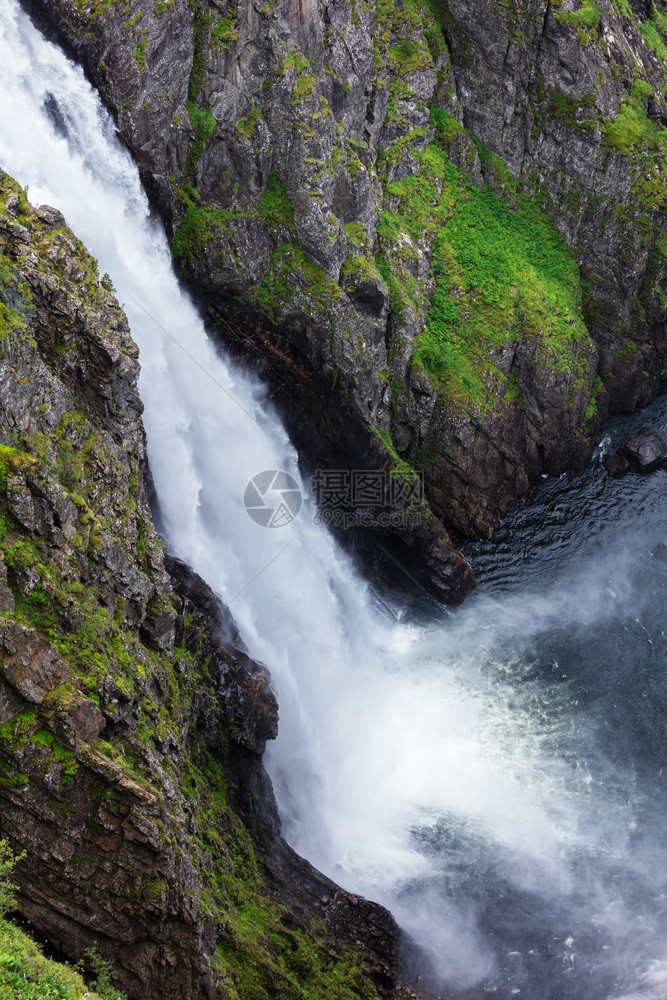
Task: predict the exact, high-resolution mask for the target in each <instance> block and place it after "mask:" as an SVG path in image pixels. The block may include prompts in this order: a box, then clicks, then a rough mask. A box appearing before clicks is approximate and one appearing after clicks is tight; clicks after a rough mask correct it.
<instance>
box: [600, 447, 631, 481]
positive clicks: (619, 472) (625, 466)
mask: <svg viewBox="0 0 667 1000" xmlns="http://www.w3.org/2000/svg"><path fill="white" fill-rule="evenodd" d="M602 464H603V466H604V467H605V469H606V470H607V475H608V476H609V478H610V479H622V478H623V476H625V475H626V474H627V473H628V472H629V470H630V463H629V462H628V460H627V458H623V457H622V456H621V455H618V454H617V453H612V454H610V455H604V457H603V459H602Z"/></svg>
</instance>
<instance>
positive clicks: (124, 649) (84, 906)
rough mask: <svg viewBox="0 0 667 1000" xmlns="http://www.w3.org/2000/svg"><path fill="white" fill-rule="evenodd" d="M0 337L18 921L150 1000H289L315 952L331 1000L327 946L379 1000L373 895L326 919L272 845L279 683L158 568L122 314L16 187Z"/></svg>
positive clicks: (296, 870)
mask: <svg viewBox="0 0 667 1000" xmlns="http://www.w3.org/2000/svg"><path fill="white" fill-rule="evenodd" d="M0 334H1V335H0V525H1V529H0V838H4V837H7V838H9V840H10V842H11V844H12V846H13V847H14V848H15V849H16V850H17V851H21V850H22V849H23V848H25V849H26V851H27V857H26V859H25V860H24V861H22V862H21V864H20V866H19V867H18V869H17V871H16V875H15V878H16V881H17V883H18V885H19V886H20V895H19V900H18V909H19V912H20V913H21V915H22V916H23V917H24V918H27V919H29V920H30V921H31V923H32V924H33V926H34V927H35V928H36V929H37V930H38V931H39V932H40V933H41V934H42V935H44V937H45V938H46V939H47V940H48V941H49V942H50V944H51V945H52V946H53V947H55V948H57V949H58V950H59V951H60V952H62V953H63V954H64V955H65V956H67V957H68V958H70V959H72V960H76V961H78V960H80V959H81V958H82V957H83V955H84V952H85V950H86V949H87V948H89V947H91V946H94V947H96V948H97V949H98V950H99V951H100V952H101V954H102V955H103V956H104V957H106V958H108V959H109V960H110V961H111V963H112V965H113V968H114V974H115V976H116V977H117V979H118V983H119V986H120V988H122V989H123V990H124V991H125V992H126V993H127V995H128V997H130V998H136V1000H156V998H158V997H159V998H160V1000H221V998H223V997H227V996H229V995H230V994H229V990H230V988H232V987H233V988H234V990H235V991H238V993H237V995H246V996H251V995H264V996H272V995H275V996H283V997H285V998H286V1000H289V998H291V997H295V998H296V996H297V995H298V996H300V995H301V993H300V992H298V991H297V989H296V987H295V986H294V983H295V982H296V981H297V979H295V976H296V977H297V978H298V975H303V970H302V971H301V973H299V972H298V969H297V968H296V965H295V966H294V967H292V966H291V965H290V962H291V959H290V958H289V956H297V955H301V954H302V952H303V951H304V950H305V951H307V953H308V954H309V956H310V961H311V966H309V975H310V969H311V968H312V970H313V972H312V974H313V976H314V981H315V982H316V983H317V987H316V988H317V989H318V990H319V991H320V993H321V995H322V996H326V995H327V992H328V986H327V980H326V977H327V969H328V967H329V965H330V955H331V953H332V952H335V953H336V954H337V956H338V957H339V959H340V969H341V970H344V972H343V974H344V975H348V974H350V975H351V973H350V971H349V970H350V969H353V970H354V976H355V977H357V976H360V977H361V980H362V981H363V983H364V984H365V985H364V989H366V990H367V991H368V992H367V994H365V995H368V996H374V995H381V996H386V995H388V993H389V992H390V990H391V988H393V983H394V981H395V969H396V966H397V963H398V957H397V939H398V931H397V928H396V926H395V924H394V922H393V920H392V918H391V917H390V915H389V914H388V913H387V912H386V911H385V910H383V909H382V908H381V907H378V906H376V905H375V904H372V903H366V902H365V901H363V900H358V901H357V903H356V904H355V905H356V909H355V911H354V912H355V913H356V914H357V919H352V916H350V917H349V919H348V918H345V919H336V921H331V922H330V924H329V925H328V924H327V913H326V909H325V907H324V904H322V903H321V900H322V899H326V900H329V901H330V900H332V899H333V898H334V897H335V895H336V893H337V892H338V887H337V886H335V885H334V884H333V883H331V882H330V881H329V880H328V879H325V878H324V876H322V875H320V874H319V873H318V872H315V871H314V870H313V869H312V868H311V867H310V865H308V864H307V863H306V862H304V861H303V860H302V859H300V858H298V857H297V856H296V855H294V854H293V852H291V851H290V850H289V848H288V847H287V845H286V844H285V843H284V842H283V841H282V839H281V837H280V823H279V819H278V816H277V811H276V806H275V801H274V798H273V792H272V789H271V785H270V782H269V780H268V777H267V776H266V773H265V771H264V769H263V766H262V762H261V755H262V752H263V750H264V746H265V743H266V740H267V739H273V738H275V736H276V733H277V705H276V700H275V697H274V694H273V691H272V689H271V683H270V677H269V674H268V671H267V670H266V668H265V667H264V666H262V665H261V664H258V663H255V662H254V661H253V660H252V659H251V657H250V656H249V655H248V653H247V650H246V649H245V648H244V647H243V644H242V642H241V640H240V637H239V635H238V631H237V629H236V626H235V624H234V621H233V618H232V617H231V615H230V614H229V611H228V610H227V609H225V608H224V607H222V606H221V605H220V603H219V601H218V600H217V599H216V597H215V595H214V594H213V593H212V592H211V591H210V589H209V588H208V587H207V586H206V584H205V583H204V581H202V580H201V579H200V578H198V577H197V576H196V575H195V574H194V573H192V571H191V570H189V568H188V567H187V566H185V565H184V564H183V563H179V562H178V561H177V560H166V561H165V553H164V547H163V544H162V541H161V540H160V539H159V537H158V536H157V534H156V531H155V528H154V525H153V521H152V518H151V513H150V509H149V507H148V503H147V499H146V494H147V490H146V482H145V468H146V454H145V440H144V432H143V427H142V424H141V404H140V401H139V397H138V395H137V391H136V382H137V374H138V364H137V351H136V348H135V346H134V344H133V343H132V341H131V339H130V335H129V331H128V327H127V321H126V319H125V316H124V315H123V313H122V311H121V309H120V308H119V306H118V304H117V302H116V301H115V299H114V298H113V296H112V295H111V294H110V293H109V292H108V291H107V289H106V288H105V287H104V286H103V285H102V284H101V283H100V281H99V277H98V274H97V269H96V265H95V262H94V261H93V259H92V258H91V257H90V256H89V255H88V254H87V253H86V251H85V249H84V247H83V246H82V245H81V244H80V243H79V241H78V240H77V239H76V237H75V236H74V235H73V234H72V233H71V232H70V230H68V229H67V227H66V225H65V221H64V219H63V218H62V216H60V215H59V214H58V213H57V212H55V211H53V210H52V209H48V208H41V209H35V208H33V207H32V206H30V205H29V204H28V202H27V200H26V198H25V194H24V192H23V191H22V189H21V188H20V187H19V186H18V185H17V184H16V183H15V182H13V181H12V180H11V179H10V178H9V177H7V175H5V174H3V173H1V172H0ZM249 908H250V910H251V911H252V912H253V913H255V914H257V913H261V914H262V915H263V917H262V919H263V921H264V923H263V924H262V926H261V927H259V926H257V924H256V922H255V923H252V922H251V923H250V924H249V923H248V921H247V916H246V915H247V912H248V910H249ZM379 927H381V928H382V934H380V932H379V931H378V928H379ZM264 935H271V936H272V940H275V939H277V938H278V937H280V940H281V942H282V945H281V947H282V951H281V956H282V955H283V952H284V955H286V956H288V957H287V958H284V957H281V958H280V960H278V958H276V957H275V955H274V953H273V951H267V949H266V947H265V942H266V941H267V940H268V938H267V937H265V936H264ZM299 961H302V959H299ZM295 962H296V959H295ZM239 963H240V964H239ZM297 964H298V963H297ZM247 970H252V972H247ZM355 981H356V980H355ZM337 982H338V981H337ZM230 984H231V986H230ZM376 987H377V990H378V991H379V993H376V992H374V991H375V989H376ZM353 995H356V994H352V993H350V992H348V993H345V994H344V996H345V997H346V998H347V997H349V998H350V1000H352V996H353Z"/></svg>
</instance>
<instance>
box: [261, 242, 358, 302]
mask: <svg viewBox="0 0 667 1000" xmlns="http://www.w3.org/2000/svg"><path fill="white" fill-rule="evenodd" d="M299 292H302V293H307V295H308V297H309V299H310V301H311V303H312V304H313V305H314V306H315V307H316V308H317V309H322V310H325V311H327V310H329V309H330V308H331V305H332V304H333V303H334V302H337V301H338V300H339V299H340V297H341V295H342V292H341V290H340V288H339V287H338V285H337V284H336V283H335V282H334V281H332V280H331V279H330V278H329V277H327V274H326V272H325V270H324V269H323V268H322V267H320V265H319V264H316V263H315V261H314V260H313V259H312V258H311V257H309V256H308V254H306V253H304V252H303V250H300V249H299V248H298V247H295V246H292V244H291V243H283V244H282V245H281V246H279V247H276V248H275V249H274V250H272V251H271V258H270V263H269V269H268V271H267V273H266V274H265V276H264V279H263V281H262V284H261V285H260V286H259V288H258V289H257V292H256V294H255V301H256V302H257V304H258V305H259V307H260V308H261V309H263V310H264V312H266V313H267V315H268V316H269V317H270V318H271V319H272V320H275V319H276V317H277V314H278V311H279V309H280V307H281V306H282V305H283V304H284V303H285V302H289V301H290V299H292V298H293V297H294V296H295V295H296V294H297V293H299Z"/></svg>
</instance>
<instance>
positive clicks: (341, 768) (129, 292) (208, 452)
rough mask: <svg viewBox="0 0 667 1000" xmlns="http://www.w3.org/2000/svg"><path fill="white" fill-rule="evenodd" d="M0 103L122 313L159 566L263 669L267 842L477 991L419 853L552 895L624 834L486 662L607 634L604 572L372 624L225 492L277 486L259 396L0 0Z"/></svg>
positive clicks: (325, 563)
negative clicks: (298, 857) (177, 570)
mask: <svg viewBox="0 0 667 1000" xmlns="http://www.w3.org/2000/svg"><path fill="white" fill-rule="evenodd" d="M0 87H1V88H2V101H0V166H1V167H3V168H4V169H6V170H7V171H8V172H10V173H11V174H12V175H13V176H14V177H15V178H16V179H17V180H18V181H19V182H20V183H22V184H27V185H29V197H30V200H31V201H32V202H34V203H36V204H39V203H40V202H46V203H48V204H52V205H54V206H56V207H57V208H59V209H60V210H61V211H62V212H63V213H64V215H65V217H66V219H67V221H68V223H69V225H71V227H72V228H73V230H74V231H75V232H76V234H77V235H78V236H79V237H80V238H81V239H83V241H84V243H85V244H86V245H87V247H88V248H89V249H90V250H91V251H92V252H93V253H94V254H95V255H96V257H97V258H98V260H99V264H100V271H108V272H109V273H110V275H111V277H112V279H113V281H114V283H115V285H116V287H117V289H118V297H119V299H120V301H121V302H124V305H125V308H126V311H127V313H128V317H129V319H130V325H131V329H132V332H133V336H134V338H135V340H136V341H137V343H138V344H139V347H140V352H141V355H140V360H141V365H142V375H141V380H140V392H141V396H142V399H143V401H144V404H145V417H144V419H145V424H146V429H147V435H148V446H149V458H150V463H151V469H152V473H153V477H154V480H155V484H156V489H157V494H158V497H159V502H160V507H161V512H162V515H163V520H164V526H165V533H166V536H167V541H168V544H169V548H170V550H171V551H172V552H174V553H175V554H176V555H178V556H179V557H180V558H182V559H185V560H186V561H187V562H189V563H190V564H191V565H192V566H193V567H194V568H195V569H196V571H197V572H198V573H200V574H201V575H202V576H203V577H204V578H205V579H206V580H207V581H208V582H209V584H210V585H211V586H212V587H213V588H214V589H215V590H216V591H217V592H218V593H219V594H220V595H221V596H222V598H223V600H225V601H226V602H228V603H229V604H230V605H231V609H232V611H233V613H234V615H235V617H236V619H237V621H238V623H239V626H240V628H241V632H242V634H243V636H244V639H245V641H246V643H247V645H248V647H249V649H250V651H251V653H252V654H253V655H254V656H255V657H257V658H258V659H260V660H263V661H264V662H265V663H266V664H267V665H268V666H269V668H270V670H271V673H272V676H273V679H274V683H275V686H276V688H277V693H278V699H279V704H280V717H281V721H280V735H279V738H278V741H277V743H276V745H275V746H274V747H272V748H270V752H269V754H268V757H267V760H268V766H269V769H270V773H271V775H272V777H273V780H274V784H275V787H276V791H277V794H278V799H279V804H280V807H281V813H282V815H283V819H284V821H285V829H286V833H287V835H288V837H289V839H290V840H291V842H292V843H293V844H294V846H295V847H296V848H297V850H299V851H300V852H301V853H302V854H304V855H305V856H306V857H308V858H309V860H311V861H312V862H313V863H314V864H316V865H317V866H318V867H320V868H321V869H322V870H323V871H325V872H326V873H327V874H330V875H331V876H333V877H334V878H335V879H336V880H337V881H339V882H340V883H341V884H343V885H344V886H345V887H346V888H349V889H352V890H357V891H360V892H362V893H364V894H366V895H368V896H370V897H371V898H374V899H377V900H379V901H381V902H383V903H385V904H387V905H388V906H389V907H390V908H391V909H392V910H393V912H394V913H395V914H396V916H397V918H398V919H399V922H400V923H401V924H402V926H403V927H404V928H406V929H407V930H408V931H409V932H410V933H411V934H412V935H413V936H414V938H415V939H416V940H417V941H418V943H419V944H420V945H421V947H422V948H424V949H425V950H426V952H427V953H428V956H429V959H430V961H431V963H432V964H433V967H434V969H435V970H436V972H437V973H438V974H439V975H440V976H442V977H443V978H444V979H445V980H446V981H448V982H449V983H451V984H453V985H459V986H469V985H471V984H474V983H476V982H479V981H481V980H482V979H484V978H485V977H489V976H491V975H492V971H493V964H494V959H493V957H492V948H491V947H490V945H489V944H488V942H487V941H485V940H484V937H483V935H482V933H481V931H480V929H479V927H478V925H477V917H476V907H475V905H474V902H473V901H472V900H469V899H467V898H466V897H465V894H464V893H463V892H460V893H459V890H458V888H457V887H458V882H457V877H458V876H457V875H456V873H455V872H448V871H447V870H446V865H444V862H443V855H442V852H441V853H439V854H437V852H436V855H434V854H433V852H431V851H429V850H428V849H427V848H425V846H424V845H425V843H426V841H427V840H428V837H429V833H430V832H431V833H432V832H433V831H436V830H438V829H440V827H442V826H443V825H444V827H446V828H447V829H449V830H451V831H454V835H455V836H456V837H460V838H461V839H462V841H463V842H464V843H474V844H479V843H482V844H485V845H487V846H488V847H489V849H490V850H491V851H493V852H500V854H501V855H502V857H503V858H504V859H505V861H504V865H505V867H504V877H506V878H507V879H508V880H509V882H510V883H511V884H512V885H514V886H516V887H518V888H520V889H521V890H522V891H526V892H531V893H539V892H541V891H545V887H546V886H547V885H548V891H549V893H551V894H552V895H553V894H556V895H557V896H562V895H563V894H565V895H566V894H567V893H568V892H569V891H570V890H571V888H572V884H573V879H574V878H575V876H574V874H573V868H572V858H573V857H574V856H576V857H581V854H582V852H583V853H584V854H585V853H587V852H590V853H593V854H594V853H596V852H600V851H602V852H610V853H612V854H614V853H616V854H618V855H619V856H620V854H621V853H622V852H623V849H624V841H625V837H626V836H627V828H626V826H627V817H626V815H625V813H624V812H623V810H622V809H620V807H617V806H616V805H614V803H613V802H612V803H610V802H608V801H607V800H606V799H605V797H604V794H603V791H602V790H601V789H600V788H599V787H596V784H595V782H593V781H592V780H591V778H590V774H589V773H588V771H587V767H586V764H585V763H582V761H581V759H580V757H581V754H582V749H583V751H585V748H586V747H587V746H588V740H589V735H588V734H587V733H586V732H584V731H578V730H577V728H576V726H573V723H572V719H571V718H570V716H569V715H568V714H567V713H566V711H565V709H564V708H562V709H561V706H560V705H559V703H558V700H557V699H555V700H554V699H552V700H551V702H550V703H549V704H547V703H546V702H545V700H544V696H543V694H542V693H541V691H540V690H539V688H538V687H537V685H536V682H534V681H531V680H530V671H529V670H528V668H527V667H526V666H525V664H522V663H521V662H520V661H518V660H514V659H512V657H505V658H504V659H503V658H499V657H498V656H497V655H496V654H495V653H494V650H495V649H496V648H497V647H498V645H499V643H500V642H501V640H502V641H504V640H507V639H508V637H512V636H520V637H521V643H522V645H523V647H524V648H526V647H528V646H529V645H530V637H531V635H533V636H535V635H537V634H539V632H540V631H541V630H544V629H545V628H548V627H551V626H555V625H556V623H557V622H559V621H568V622H570V623H572V622H584V621H586V620H587V619H589V618H594V617H597V618H604V617H605V616H609V617H611V616H613V614H614V612H615V608H614V607H613V604H612V605H610V602H609V599H608V597H607V596H606V595H605V589H604V587H605V584H604V574H599V573H598V574H597V575H596V578H592V577H590V578H587V577H586V576H585V574H583V573H582V574H579V576H578V577H577V578H575V579H573V581H572V585H571V586H570V587H569V588H568V589H567V590H566V591H565V592H561V591H558V590H556V591H554V592H551V593H549V594H548V595H545V596H544V597H543V598H542V599H541V600H531V602H530V604H529V605H528V603H527V601H526V600H525V595H520V596H518V597H516V598H508V599H506V600H504V601H503V602H502V603H501V602H491V601H482V600H479V601H477V602H474V603H473V605H472V606H471V608H470V609H469V610H466V612H464V613H462V614H460V615H458V616H457V617H456V619H455V620H454V621H453V622H452V623H450V624H449V625H446V626H445V625H443V624H442V623H441V622H440V621H436V622H434V623H433V624H431V625H427V626H417V625H414V624H412V625H411V624H409V623H401V622H400V620H398V621H394V620H388V619H387V618H386V617H385V616H384V615H383V614H382V613H381V612H380V610H379V609H378V608H377V605H376V603H375V602H374V600H373V597H372V594H370V593H369V591H368V588H367V586H366V584H365V583H364V581H363V580H362V579H360V577H359V576H358V574H357V573H356V571H355V569H354V567H353V566H352V564H351V562H350V560H349V559H348V558H347V557H346V556H345V555H343V554H342V553H341V552H340V550H339V549H338V548H337V546H336V544H335V543H334V541H333V540H332V539H331V537H330V536H329V535H328V534H327V533H326V532H325V531H324V530H323V529H320V528H316V527H315V526H314V525H313V523H312V519H313V509H312V505H311V503H310V501H309V499H308V497H307V496H306V500H305V504H304V508H303V510H302V512H301V515H300V517H299V518H298V520H297V521H295V522H294V523H292V524H290V525H289V526H287V527H284V528H280V529H265V528H262V527H260V526H258V525H257V524H255V523H254V522H253V521H252V520H251V519H250V518H249V517H248V515H247V513H246V512H245V510H244V508H243V494H244V488H245V486H246V484H247V482H248V481H249V480H250V479H251V478H252V477H253V476H254V475H256V474H257V473H258V472H261V471H262V470H265V469H283V470H285V471H287V472H289V473H290V474H291V475H292V476H294V477H295V478H297V479H298V478H299V474H298V469H297V461H296V455H295V454H294V452H293V450H292V448H291V447H290V444H289V441H288V439H287V436H286V434H285V431H284V429H283V428H282V426H281V425H280V422H279V421H278V419H277V418H276V417H275V415H274V414H273V413H272V412H271V409H270V407H269V406H267V403H266V400H265V396H264V392H263V389H262V387H261V386H260V385H259V384H258V383H257V382H256V381H254V380H253V379H252V378H251V377H249V376H248V375H247V374H245V373H243V372H242V371H240V370H239V369H238V367H235V366H234V365H232V364H230V363H229V362H228V361H227V360H225V358H224V357H223V356H222V355H221V353H220V352H219V351H218V350H217V349H216V348H214V347H213V346H212V344H211V343H210V342H209V340H208V339H207V336H206V333H205V331H204V329H203V326H202V323H201V321H200V319H199V316H198V314H197V312H196V310H195V309H194V308H193V306H192V304H191V302H190V301H189V299H188V297H187V296H186V295H184V294H183V293H182V292H181V290H180V289H179V286H178V284H177V282H176V280H175V278H174V276H173V273H172V269H171V261H170V256H169V252H168V248H167V245H166V241H165V238H164V235H163V233H162V231H161V229H160V227H159V226H158V225H152V224H150V222H149V213H148V208H147V203H146V199H145V197H144V194H143V192H142V190H141V187H140V184H139V180H138V175H137V172H136V170H135V168H134V166H133V164H132V162H131V160H130V158H129V156H128V155H127V153H126V152H125V151H124V149H123V148H122V147H121V146H120V145H119V144H118V142H117V141H116V139H115V136H114V129H113V126H112V124H111V123H110V121H109V119H108V117H107V115H106V113H105V112H104V110H103V109H102V108H101V106H100V103H99V101H98V99H97V97H96V95H95V94H94V92H93V91H92V90H91V88H90V86H89V85H88V83H87V82H86V80H85V78H84V76H83V74H82V72H81V71H80V70H78V69H77V68H75V67H74V66H73V65H72V64H71V63H69V62H68V60H67V59H66V58H65V57H64V55H63V54H62V53H61V52H60V51H59V50H58V49H57V48H56V47H54V46H53V45H51V44H48V43H46V42H45V41H44V40H43V39H42V38H41V36H40V35H39V33H38V32H37V31H36V30H35V29H34V28H33V27H32V25H31V24H30V23H29V21H28V20H27V18H26V17H25V15H23V14H22V13H20V12H19V11H18V9H17V6H16V4H15V3H14V2H13V0H0ZM47 104H48V105H49V106H50V107H51V108H52V109H53V107H54V106H56V107H57V109H58V111H59V114H60V116H61V118H62V120H63V121H64V123H65V127H66V135H64V134H63V131H62V128H61V129H60V130H58V129H56V128H55V127H54V125H53V120H52V117H51V116H50V115H49V113H48V112H47V110H46V107H47ZM304 493H305V494H307V493H308V490H307V488H305V487H304ZM399 618H400V616H399ZM563 697H564V698H565V697H566V695H564V696H563ZM589 815H591V816H594V817H595V821H594V822H591V823H588V822H587V820H586V817H587V816H589ZM454 854H455V852H454ZM450 856H453V855H450ZM443 886H445V887H446V891H444V893H443V888H442V887H443ZM605 902H606V901H605V899H601V901H600V906H601V907H604V905H605Z"/></svg>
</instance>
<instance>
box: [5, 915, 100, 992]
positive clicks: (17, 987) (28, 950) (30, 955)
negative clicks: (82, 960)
mask: <svg viewBox="0 0 667 1000" xmlns="http://www.w3.org/2000/svg"><path fill="white" fill-rule="evenodd" d="M114 996H119V993H118V991H116V992H115V994H114ZM0 997H2V1000H101V998H100V995H99V994H98V993H93V992H92V991H91V989H90V988H89V987H87V986H86V984H85V982H84V981H83V979H82V978H81V975H80V973H79V972H78V971H76V970H75V969H72V968H69V967H68V966H65V965H61V964H60V962H54V961H51V960H50V959H48V958H45V957H44V955H43V954H42V951H41V949H40V948H39V947H38V946H37V944H35V942H34V941H33V940H32V938H29V937H28V935H27V934H24V933H23V931H20V930H19V929H18V927H14V925H13V924H11V923H9V922H8V921H7V920H0Z"/></svg>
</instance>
